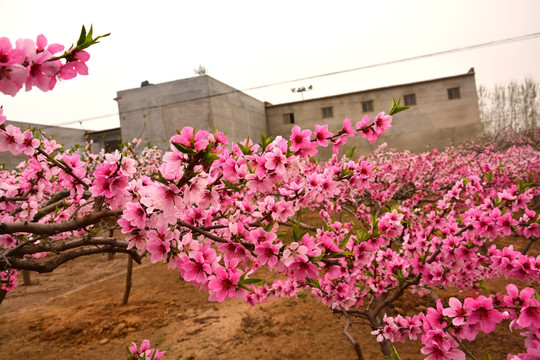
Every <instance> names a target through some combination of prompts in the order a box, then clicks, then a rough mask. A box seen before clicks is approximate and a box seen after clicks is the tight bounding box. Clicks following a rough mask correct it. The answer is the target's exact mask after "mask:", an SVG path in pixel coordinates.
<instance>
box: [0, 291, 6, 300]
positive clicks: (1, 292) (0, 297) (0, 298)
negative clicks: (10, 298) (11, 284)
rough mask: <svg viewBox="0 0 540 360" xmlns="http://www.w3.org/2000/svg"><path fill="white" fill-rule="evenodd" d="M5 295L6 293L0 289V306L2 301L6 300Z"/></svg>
mask: <svg viewBox="0 0 540 360" xmlns="http://www.w3.org/2000/svg"><path fill="white" fill-rule="evenodd" d="M6 294H7V291H6V290H4V289H0V304H1V303H2V301H4V299H5V298H6Z"/></svg>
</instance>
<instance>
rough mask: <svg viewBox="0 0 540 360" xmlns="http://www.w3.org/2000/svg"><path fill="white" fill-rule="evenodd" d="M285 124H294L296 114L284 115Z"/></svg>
mask: <svg viewBox="0 0 540 360" xmlns="http://www.w3.org/2000/svg"><path fill="white" fill-rule="evenodd" d="M283 122H284V123H285V124H294V113H289V114H283Z"/></svg>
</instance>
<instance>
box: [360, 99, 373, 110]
mask: <svg viewBox="0 0 540 360" xmlns="http://www.w3.org/2000/svg"><path fill="white" fill-rule="evenodd" d="M362 111H363V112H371V111H373V100H369V101H362Z"/></svg>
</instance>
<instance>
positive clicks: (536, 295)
mask: <svg viewBox="0 0 540 360" xmlns="http://www.w3.org/2000/svg"><path fill="white" fill-rule="evenodd" d="M534 296H535V297H536V300H538V301H540V294H539V293H538V291H536V290H534Z"/></svg>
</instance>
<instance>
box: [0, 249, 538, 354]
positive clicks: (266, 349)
mask: <svg viewBox="0 0 540 360" xmlns="http://www.w3.org/2000/svg"><path fill="white" fill-rule="evenodd" d="M523 246H524V242H523V241H520V242H518V243H517V244H516V246H515V247H516V248H517V249H520V248H522V247H523ZM538 250H539V246H538V244H535V246H534V247H533V248H532V249H531V252H530V254H531V255H533V254H535V255H538V253H539V251H538ZM126 263H127V260H126V257H125V256H124V255H117V256H116V257H115V258H114V259H113V260H111V261H108V260H107V256H105V255H104V256H101V255H96V256H92V257H87V258H82V259H78V260H76V261H73V262H71V263H68V264H65V265H63V266H62V267H60V268H58V269H57V270H55V271H54V272H53V273H50V274H37V273H32V274H31V276H32V282H33V285H32V286H22V277H21V278H20V279H19V284H21V285H20V286H19V287H17V288H16V289H15V290H13V291H12V292H10V293H8V295H7V296H6V299H5V300H4V302H3V303H2V304H1V305H0V354H1V356H0V357H1V358H2V359H41V360H47V359H55V360H57V359H126V358H127V352H126V350H125V347H126V345H130V343H131V341H135V342H137V343H138V344H140V342H141V341H142V340H143V339H146V338H147V339H150V342H151V345H153V346H157V347H158V348H159V349H160V350H166V351H167V354H166V356H165V359H167V360H173V359H191V360H195V359H197V360H202V359H246V360H247V359H351V360H352V359H355V358H356V356H355V353H354V351H353V348H352V346H351V345H350V343H349V342H348V341H347V339H346V338H345V336H344V335H343V334H342V332H343V326H344V324H345V322H344V319H339V318H337V317H336V316H335V315H333V314H332V312H331V311H330V310H329V309H328V308H327V307H325V306H324V305H322V304H320V303H318V302H317V300H316V299H315V298H314V297H313V296H311V294H309V293H307V292H306V293H303V294H302V295H301V296H300V298H298V299H290V298H282V299H279V300H276V301H270V302H268V303H265V304H260V305H257V306H250V305H246V304H244V303H242V302H241V301H238V300H228V301H225V302H223V303H211V302H208V301H207V296H208V295H207V294H206V293H205V292H199V291H198V290H197V289H196V288H195V287H193V285H192V284H191V283H186V282H184V281H183V280H181V279H179V275H178V272H177V271H175V270H168V269H167V266H166V265H164V264H155V265H151V264H149V263H148V262H146V263H143V265H137V264H135V265H134V271H133V287H132V291H131V297H130V299H129V304H128V305H121V301H122V296H123V292H124V282H125V272H126ZM505 285H506V281H505V280H504V279H500V280H497V281H489V282H486V284H485V287H486V290H488V291H493V290H494V289H500V290H504V286H505ZM522 286H532V287H535V286H536V287H537V285H536V284H533V283H525V284H522ZM455 294H456V291H450V290H447V291H444V292H439V296H441V297H442V298H443V299H446V298H448V297H449V296H452V295H455ZM433 304H434V301H433V300H432V299H431V297H430V296H426V297H423V298H419V297H417V296H414V295H410V294H408V295H407V296H406V297H404V298H403V299H402V300H400V301H399V302H398V303H396V304H395V305H394V306H393V307H392V308H391V309H390V310H389V313H390V314H393V313H394V312H395V311H396V310H398V311H400V312H401V311H404V312H405V313H406V314H408V315H412V314H414V313H418V311H419V310H420V311H421V310H424V309H425V308H426V307H428V306H432V305H433ZM370 331H371V330H370V329H369V328H368V327H367V326H365V325H363V324H355V325H354V326H353V327H352V328H351V330H350V332H351V334H352V335H353V336H354V337H355V338H356V339H357V340H358V341H359V342H360V344H361V347H362V351H363V354H364V358H365V359H381V358H382V355H381V352H380V349H379V346H378V344H377V343H376V341H375V339H374V337H373V336H371V335H369V332H370ZM467 346H468V348H469V349H470V350H471V351H472V352H473V353H474V354H475V355H476V357H478V358H479V359H480V358H484V357H485V354H486V352H489V353H490V354H491V356H492V358H493V359H506V354H507V353H508V352H513V353H519V352H522V351H523V338H522V337H521V336H519V334H517V333H511V332H510V331H508V324H507V323H503V324H500V325H499V326H498V328H497V331H496V332H495V333H493V334H490V335H489V336H480V337H479V338H478V339H477V340H476V341H475V342H473V343H468V342H467ZM396 347H397V349H398V352H399V354H400V355H401V358H402V359H403V360H405V359H413V360H415V359H423V358H424V357H423V356H422V355H421V354H420V351H419V349H420V348H421V344H419V343H418V342H413V341H408V342H406V343H404V344H397V345H396Z"/></svg>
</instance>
